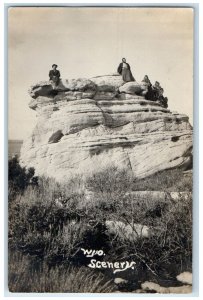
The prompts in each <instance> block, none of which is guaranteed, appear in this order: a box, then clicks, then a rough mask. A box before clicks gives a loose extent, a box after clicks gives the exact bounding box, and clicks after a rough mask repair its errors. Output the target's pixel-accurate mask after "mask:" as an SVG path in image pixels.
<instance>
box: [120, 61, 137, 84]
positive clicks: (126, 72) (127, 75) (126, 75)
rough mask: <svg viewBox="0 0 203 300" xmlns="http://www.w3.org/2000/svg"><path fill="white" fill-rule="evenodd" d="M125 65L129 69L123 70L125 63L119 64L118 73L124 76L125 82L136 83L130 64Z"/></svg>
mask: <svg viewBox="0 0 203 300" xmlns="http://www.w3.org/2000/svg"><path fill="white" fill-rule="evenodd" d="M125 64H126V65H127V68H123V63H120V64H119V66H118V69H117V71H118V73H119V74H121V75H122V78H123V81H125V82H129V81H135V78H134V77H133V75H132V72H131V70H130V65H129V64H128V63H125Z"/></svg>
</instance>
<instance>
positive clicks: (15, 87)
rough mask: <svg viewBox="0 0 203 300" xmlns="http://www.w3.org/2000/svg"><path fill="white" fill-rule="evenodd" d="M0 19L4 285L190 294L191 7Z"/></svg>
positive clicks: (57, 11)
mask: <svg viewBox="0 0 203 300" xmlns="http://www.w3.org/2000/svg"><path fill="white" fill-rule="evenodd" d="M7 20H8V25H7V26H8V32H7V38H8V49H7V51H8V290H9V292H11V293H82V294H83V293H84V294H86V293H99V294H102V293H107V294H108V293H109V294H112V293H121V294H123V293H130V294H135V295H138V294H145V295H150V294H163V295H165V294H186V295H188V294H191V293H192V292H193V285H192V274H193V259H192V258H193V247H192V245H193V234H192V231H193V92H194V86H193V75H194V74H193V69H194V8H191V7H186V6H185V7H180V6H179V7H178V6H177V7H161V6H160V7H158V6H154V7H152V6H151V7H147V6H145V7H138V6H137V7H136V6H134V7H133V6H131V7H127V6H114V7H110V6H100V7H99V6H98V7H93V6H92V7H91V6H88V7H79V6H78V7H77V6H63V7H62V6H55V7H52V6H13V7H12V6H10V7H9V8H8V10H7Z"/></svg>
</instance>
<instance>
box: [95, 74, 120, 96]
mask: <svg viewBox="0 0 203 300" xmlns="http://www.w3.org/2000/svg"><path fill="white" fill-rule="evenodd" d="M91 80H92V81H93V82H94V83H95V84H96V85H97V89H98V91H103V92H114V91H115V90H118V88H119V87H120V86H121V85H123V84H124V81H123V79H122V76H121V75H118V74H112V75H103V76H96V77H92V78H91Z"/></svg>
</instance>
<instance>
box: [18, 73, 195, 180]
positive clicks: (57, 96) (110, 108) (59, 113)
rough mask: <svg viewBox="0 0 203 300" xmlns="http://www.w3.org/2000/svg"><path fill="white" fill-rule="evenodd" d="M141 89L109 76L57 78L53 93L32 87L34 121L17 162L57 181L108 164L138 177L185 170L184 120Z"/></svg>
mask: <svg viewBox="0 0 203 300" xmlns="http://www.w3.org/2000/svg"><path fill="white" fill-rule="evenodd" d="M144 88H145V87H144ZM144 88H143V86H142V84H139V83H137V82H132V83H124V82H123V81H122V77H121V76H120V75H114V74H112V75H106V76H98V77H94V78H91V79H77V80H70V81H68V80H61V82H60V84H59V86H58V88H57V90H54V89H53V87H52V85H51V83H50V82H40V83H38V84H36V85H34V86H32V87H31V88H30V90H29V94H30V96H31V101H30V103H29V107H30V108H31V109H34V110H36V111H37V118H38V120H37V125H36V127H35V128H34V130H33V132H32V133H31V135H30V137H29V138H28V139H27V140H25V141H24V143H23V146H22V148H21V156H20V163H21V164H22V165H25V166H27V167H34V168H35V170H36V173H37V174H39V175H46V176H52V177H55V178H56V179H57V180H65V179H66V178H68V177H70V176H72V175H74V174H83V175H87V174H88V175H89V174H91V173H93V172H97V171H98V170H101V169H102V168H103V167H107V166H110V165H116V166H117V167H118V168H125V169H127V170H129V172H132V173H133V175H134V176H135V177H138V178H143V177H146V176H149V175H151V174H154V173H155V172H157V171H161V170H164V169H170V168H177V167H181V168H185V169H187V168H188V167H189V166H190V164H191V159H192V127H191V125H190V123H189V121H188V117H187V116H186V115H183V114H179V113H176V112H171V111H170V110H169V109H166V108H164V107H163V106H162V105H161V104H160V103H159V102H157V101H150V100H145V98H144V97H143V96H142V95H141V94H142V91H143V90H144ZM169 100H170V99H169Z"/></svg>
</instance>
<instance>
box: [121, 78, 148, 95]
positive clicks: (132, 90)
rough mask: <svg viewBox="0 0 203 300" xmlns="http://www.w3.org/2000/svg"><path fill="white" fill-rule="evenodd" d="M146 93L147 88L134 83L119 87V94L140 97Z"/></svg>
mask: <svg viewBox="0 0 203 300" xmlns="http://www.w3.org/2000/svg"><path fill="white" fill-rule="evenodd" d="M146 91H147V86H145V85H143V84H139V83H138V82H136V81H130V82H127V83H125V84H124V85H122V86H120V87H119V92H120V93H126V94H132V95H142V93H143V92H146Z"/></svg>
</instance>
